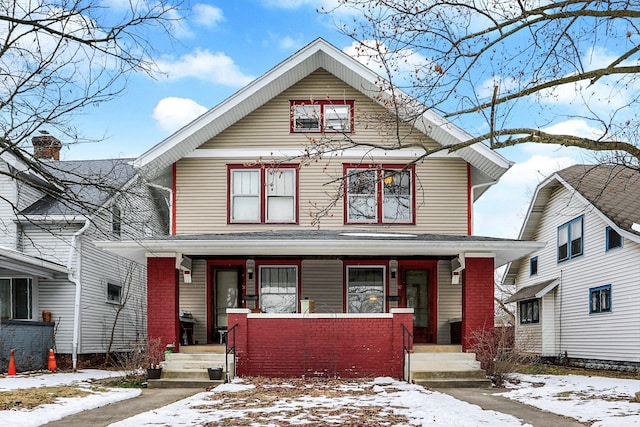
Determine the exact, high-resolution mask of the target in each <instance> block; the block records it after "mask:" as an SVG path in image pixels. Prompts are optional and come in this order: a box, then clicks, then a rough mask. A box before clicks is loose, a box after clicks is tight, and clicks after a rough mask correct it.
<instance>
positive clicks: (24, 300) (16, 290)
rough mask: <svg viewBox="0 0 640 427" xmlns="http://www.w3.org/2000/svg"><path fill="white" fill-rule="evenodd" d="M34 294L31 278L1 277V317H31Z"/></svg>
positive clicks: (25, 318)
mask: <svg viewBox="0 0 640 427" xmlns="http://www.w3.org/2000/svg"><path fill="white" fill-rule="evenodd" d="M32 294H33V289H32V286H31V279H30V278H0V317H1V318H3V319H24V320H28V319H31V318H32V305H33V296H32Z"/></svg>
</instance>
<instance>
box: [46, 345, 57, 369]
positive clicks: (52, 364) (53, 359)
mask: <svg viewBox="0 0 640 427" xmlns="http://www.w3.org/2000/svg"><path fill="white" fill-rule="evenodd" d="M47 369H48V370H50V371H55V370H56V369H58V365H57V364H56V357H55V356H54V355H53V349H52V348H51V349H49V363H48V365H47Z"/></svg>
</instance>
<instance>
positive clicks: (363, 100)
mask: <svg viewBox="0 0 640 427" xmlns="http://www.w3.org/2000/svg"><path fill="white" fill-rule="evenodd" d="M327 96H328V97H329V98H330V99H336V100H337V99H355V109H356V117H357V120H356V124H355V132H354V133H353V134H351V135H350V136H351V137H352V138H354V140H356V141H363V142H375V143H386V142H388V141H389V138H391V136H390V135H388V134H387V130H384V131H383V132H381V131H380V130H379V129H378V127H377V126H371V125H368V127H365V126H364V124H363V123H361V121H362V120H364V119H365V118H367V119H369V118H371V117H373V116H372V115H378V114H381V113H382V112H383V109H382V108H381V107H380V106H379V105H377V104H375V103H374V102H373V101H371V100H370V99H369V98H368V97H366V96H364V95H363V94H361V93H360V92H358V91H356V90H354V89H353V88H351V87H349V86H347V85H346V84H344V83H343V82H341V81H340V80H338V79H336V78H335V77H333V76H332V75H330V74H329V73H327V72H326V71H323V70H321V71H318V72H316V73H313V74H312V75H311V76H310V77H308V78H306V79H304V80H302V81H300V82H299V83H298V84H296V85H295V86H294V87H292V88H290V89H288V90H287V91H285V92H283V93H282V94H281V95H279V96H277V97H276V98H274V99H273V100H272V101H270V102H268V103H267V104H265V105H264V106H262V107H261V108H260V109H258V110H256V111H254V112H253V113H251V114H249V115H248V116H246V117H245V118H244V119H242V120H240V121H239V122H238V123H236V124H234V125H233V126H231V127H229V128H228V129H227V130H225V131H224V132H222V133H221V134H220V135H218V136H217V137H215V138H214V139H212V140H211V141H209V142H207V143H205V144H203V145H202V146H201V147H200V148H201V149H208V150H222V149H225V150H237V149H243V150H244V149H256V150H258V149H261V150H273V152H274V155H276V156H277V152H278V149H299V150H302V149H303V148H304V147H305V146H307V145H308V144H309V140H308V138H307V135H304V134H298V133H290V132H289V123H290V121H289V120H290V119H289V117H290V114H289V100H293V99H309V98H311V97H313V98H314V99H326V98H327ZM358 117H359V119H358ZM376 117H377V116H376ZM359 120H360V122H359ZM402 133H403V134H406V140H405V142H406V143H410V142H414V143H417V142H420V143H424V144H427V146H429V147H433V146H435V145H434V143H433V142H432V141H431V140H429V138H428V137H426V136H425V135H424V134H420V133H419V132H417V131H416V130H414V129H411V128H406V129H403V131H402ZM316 136H319V135H316ZM202 152H203V153H208V152H206V151H202ZM248 156H251V154H250V153H249V154H248ZM257 160H258V154H256V156H255V157H247V155H245V156H244V157H235V158H233V157H227V158H219V157H206V156H204V157H195V158H183V159H181V160H180V161H178V162H177V163H176V232H177V233H178V234H198V233H217V232H238V231H259V230H264V229H266V228H267V227H268V229H273V228H276V229H299V228H301V227H317V224H315V223H314V222H313V220H312V219H313V218H314V217H316V216H317V215H318V212H319V211H320V210H322V209H324V208H326V207H328V206H330V205H331V203H332V201H334V200H337V203H336V204H335V206H334V207H333V208H332V209H331V210H330V211H329V212H328V213H327V215H325V216H324V217H323V218H322V219H321V222H320V226H321V227H323V228H333V229H335V228H342V227H348V228H350V229H353V228H371V227H375V228H377V229H388V230H394V231H400V232H417V233H443V234H466V233H467V231H468V227H467V209H468V204H467V163H466V162H465V161H463V160H461V159H458V158H446V159H445V158H441V157H440V158H429V159H427V160H424V161H421V162H419V163H418V164H417V165H416V186H415V188H416V190H415V192H416V194H415V200H416V224H415V225H380V224H374V225H372V224H361V225H353V224H350V225H346V226H345V225H344V224H343V223H344V203H343V196H342V195H341V194H340V183H341V179H340V178H341V177H342V176H343V165H344V164H372V163H375V164H396V165H404V164H407V163H409V162H410V161H411V160H412V158H409V157H407V158H389V157H386V156H380V157H377V158H366V159H365V158H362V157H348V156H346V155H345V156H337V157H331V156H326V157H325V158H323V159H322V160H319V161H318V162H311V163H310V164H309V165H304V166H301V168H300V169H299V170H298V173H299V198H298V205H299V225H272V224H267V225H260V224H231V225H228V224H227V212H228V210H227V203H228V202H227V198H228V194H227V191H228V189H227V184H228V183H227V179H228V177H227V165H228V164H241V165H242V164H247V163H251V162H255V161H257ZM280 160H282V159H280ZM298 162H299V160H296V161H295V162H294V163H298Z"/></svg>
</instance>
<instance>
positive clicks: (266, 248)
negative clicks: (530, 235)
mask: <svg viewBox="0 0 640 427" xmlns="http://www.w3.org/2000/svg"><path fill="white" fill-rule="evenodd" d="M96 244H97V246H98V247H100V248H102V249H105V250H108V251H111V252H114V253H117V254H119V255H122V256H125V257H127V258H129V259H132V260H135V261H138V262H140V263H145V262H146V261H145V258H146V257H157V256H174V255H175V254H176V253H179V254H184V255H188V256H248V257H256V256H377V257H398V256H445V257H448V256H451V257H454V256H458V255H460V254H467V255H469V254H471V253H473V254H486V255H487V256H493V257H495V266H496V267H499V266H501V265H504V264H506V263H508V262H510V261H513V260H515V259H518V258H521V257H523V256H526V255H528V254H530V253H532V252H534V251H536V250H538V249H541V248H542V247H543V246H544V243H539V242H533V241H520V240H511V239H498V238H492V237H478V236H464V235H441V234H409V233H386V232H367V231H350V232H347V231H331V230H304V231H302V230H301V231H294V232H292V231H268V232H256V233H229V234H199V235H178V236H163V237H161V238H156V239H150V240H142V241H101V242H96Z"/></svg>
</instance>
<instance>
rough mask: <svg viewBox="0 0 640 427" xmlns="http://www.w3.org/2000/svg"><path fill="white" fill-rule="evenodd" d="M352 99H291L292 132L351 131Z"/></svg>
mask: <svg viewBox="0 0 640 427" xmlns="http://www.w3.org/2000/svg"><path fill="white" fill-rule="evenodd" d="M353 105H354V104H353V101H352V100H344V101H340V100H335V101H333V100H323V101H290V108H291V132H293V133H296V132H351V131H352V130H353Z"/></svg>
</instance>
